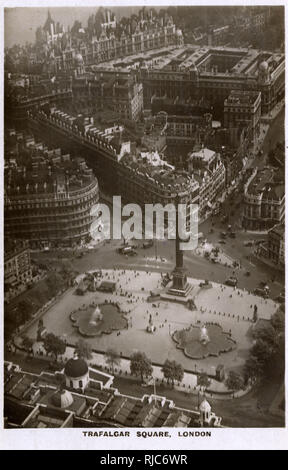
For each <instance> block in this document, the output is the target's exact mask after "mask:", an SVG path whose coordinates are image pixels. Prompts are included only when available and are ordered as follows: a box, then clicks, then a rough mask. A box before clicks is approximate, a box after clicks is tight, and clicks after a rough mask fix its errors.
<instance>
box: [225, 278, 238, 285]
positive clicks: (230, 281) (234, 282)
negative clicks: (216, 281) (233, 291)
mask: <svg viewBox="0 0 288 470" xmlns="http://www.w3.org/2000/svg"><path fill="white" fill-rule="evenodd" d="M237 283H238V279H237V278H236V277H229V279H226V281H225V284H226V286H231V287H236V286H237Z"/></svg>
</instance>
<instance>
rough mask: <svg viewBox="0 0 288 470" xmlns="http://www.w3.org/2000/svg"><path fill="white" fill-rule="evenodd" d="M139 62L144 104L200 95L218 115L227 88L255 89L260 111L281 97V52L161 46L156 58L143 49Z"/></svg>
mask: <svg viewBox="0 0 288 470" xmlns="http://www.w3.org/2000/svg"><path fill="white" fill-rule="evenodd" d="M160 54H161V52H160V51H159V56H160ZM143 59H144V57H143ZM135 60H136V58H135ZM137 60H138V61H139V58H138V59H137ZM145 60H146V63H145V62H144V61H142V66H141V69H140V74H141V79H142V82H143V88H144V106H145V107H150V106H151V99H152V97H155V96H157V97H163V96H166V97H167V98H170V99H174V100H175V99H176V98H177V97H178V99H179V100H187V99H189V98H191V99H196V100H200V99H201V98H202V99H204V100H207V101H210V103H211V105H212V106H213V107H214V112H213V114H216V117H217V118H218V117H219V116H221V114H223V103H224V100H225V99H227V98H228V96H229V94H230V93H231V91H232V90H243V91H249V90H256V91H258V92H261V110H262V113H267V112H269V111H270V110H271V109H272V108H273V107H274V106H275V104H276V103H277V102H278V101H280V99H282V98H283V96H284V82H285V80H284V75H285V62H284V54H281V53H273V52H268V51H267V52H266V51H265V52H260V51H258V50H255V49H248V50H244V49H240V48H239V49H237V48H228V47H208V46H206V47H200V46H192V45H186V46H184V47H180V48H178V49H175V48H174V49H171V50H170V51H167V50H163V52H162V54H161V56H160V57H157V60H156V59H155V60H152V57H151V55H150V57H149V53H148V54H147V55H146V57H145ZM146 64H147V65H146ZM148 64H149V65H148ZM218 115H219V116H218Z"/></svg>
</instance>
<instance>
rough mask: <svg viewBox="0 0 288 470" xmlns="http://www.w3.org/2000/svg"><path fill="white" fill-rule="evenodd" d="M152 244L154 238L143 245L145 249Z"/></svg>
mask: <svg viewBox="0 0 288 470" xmlns="http://www.w3.org/2000/svg"><path fill="white" fill-rule="evenodd" d="M151 246H153V240H147V242H144V243H143V245H142V247H143V248H144V249H146V248H150V247H151Z"/></svg>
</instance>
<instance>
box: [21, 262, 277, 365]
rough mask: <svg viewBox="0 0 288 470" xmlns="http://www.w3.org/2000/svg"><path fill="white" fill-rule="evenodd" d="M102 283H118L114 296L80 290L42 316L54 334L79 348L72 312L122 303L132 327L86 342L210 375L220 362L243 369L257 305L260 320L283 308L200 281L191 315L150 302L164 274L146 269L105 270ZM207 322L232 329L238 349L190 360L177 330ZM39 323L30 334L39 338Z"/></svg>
mask: <svg viewBox="0 0 288 470" xmlns="http://www.w3.org/2000/svg"><path fill="white" fill-rule="evenodd" d="M102 273H103V277H102V280H103V279H104V280H111V281H112V280H113V281H115V282H116V283H117V290H116V292H115V293H114V294H108V293H102V292H88V293H86V294H85V295H83V296H79V295H76V294H75V289H73V290H71V291H69V292H67V293H65V294H64V296H63V297H62V298H61V299H60V300H59V302H58V303H57V304H55V305H53V306H52V307H51V308H50V309H49V310H48V311H47V312H46V313H45V315H44V316H43V321H44V325H45V326H46V328H47V330H48V331H49V332H53V333H55V334H56V335H58V336H64V337H65V338H66V339H67V342H68V343H71V344H75V343H76V342H77V341H78V340H79V338H80V337H81V336H80V334H79V332H78V329H77V328H75V327H73V323H72V321H71V320H70V318H69V315H70V313H71V312H72V311H75V310H76V309H78V308H80V307H82V306H87V305H90V304H92V302H95V303H97V304H102V303H104V302H105V299H107V300H108V301H113V302H119V304H120V306H121V310H122V311H123V312H126V316H127V319H128V328H127V329H125V330H121V331H120V334H119V333H118V332H117V331H114V332H112V333H111V334H103V335H102V336H101V337H96V338H85V341H87V342H89V343H90V344H91V346H92V347H93V348H94V349H96V350H98V351H103V352H105V351H106V350H107V349H108V348H111V347H113V349H115V350H116V351H117V352H118V353H119V354H120V353H122V355H123V356H127V357H130V355H131V354H132V353H133V352H134V351H136V350H140V351H144V352H145V353H146V354H147V356H148V357H150V359H151V360H152V361H153V362H154V363H159V364H163V363H164V362H165V360H166V359H167V358H168V359H170V360H171V359H174V360H176V361H177V362H179V363H181V364H182V365H183V367H184V368H185V369H187V370H190V371H192V372H193V371H195V368H197V370H205V371H207V372H209V373H211V374H214V373H215V368H216V367H217V365H218V364H219V363H221V364H224V365H225V366H226V367H227V369H230V368H236V367H239V366H242V365H243V364H244V361H245V359H246V357H247V354H248V350H249V348H250V347H251V344H252V338H251V329H252V325H253V324H252V322H251V321H248V319H250V320H252V318H253V312H254V305H257V307H258V317H259V318H266V319H269V318H270V317H271V315H272V314H273V313H274V312H275V311H276V310H277V309H278V304H277V303H276V302H274V301H272V300H271V299H267V300H265V299H262V298H261V297H257V296H255V295H253V294H250V293H248V292H245V291H243V290H239V289H237V288H236V289H234V288H232V287H228V286H223V285H221V284H216V283H212V288H210V289H209V288H208V289H205V288H200V286H199V282H200V281H199V280H194V279H191V278H190V279H189V282H190V283H191V284H192V286H193V289H192V296H193V297H194V300H195V304H196V307H197V310H195V311H191V310H189V309H188V308H187V307H186V306H185V305H182V304H180V303H174V302H166V301H155V302H154V303H148V302H147V297H148V296H149V294H150V291H151V290H155V289H156V288H160V287H161V275H160V274H159V273H146V272H144V271H128V270H126V271H123V270H118V271H112V270H103V271H102ZM150 314H151V315H152V319H153V324H154V325H155V326H156V331H155V332H154V333H148V332H147V331H146V327H147V326H148V323H149V316H150ZM205 322H216V323H219V324H220V325H221V326H222V328H223V330H224V331H226V332H230V331H231V335H232V337H233V338H234V339H235V340H236V342H237V347H236V349H235V350H233V351H231V352H227V353H224V354H221V355H220V356H219V357H208V358H206V359H201V360H194V359H190V358H188V357H186V356H185V355H184V353H183V351H182V350H180V349H177V347H176V343H175V341H173V339H172V337H171V335H172V333H173V332H174V331H175V330H180V329H183V328H185V327H189V326H190V325H191V324H197V325H200V324H203V323H205ZM37 323H38V322H37V321H36V322H35V323H34V325H32V326H31V327H30V328H29V330H28V331H27V334H28V335H29V336H30V337H32V338H36V333H37Z"/></svg>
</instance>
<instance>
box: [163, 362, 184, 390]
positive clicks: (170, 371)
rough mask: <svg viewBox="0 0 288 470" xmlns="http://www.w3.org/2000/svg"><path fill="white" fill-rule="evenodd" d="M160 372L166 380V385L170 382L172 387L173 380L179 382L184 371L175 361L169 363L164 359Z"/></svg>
mask: <svg viewBox="0 0 288 470" xmlns="http://www.w3.org/2000/svg"><path fill="white" fill-rule="evenodd" d="M162 372H163V375H164V377H165V379H166V380H167V383H169V382H171V385H172V387H173V386H174V380H176V381H178V382H181V381H182V380H183V376H184V370H183V367H182V366H181V364H178V363H177V362H176V361H169V359H166V361H165V363H164V365H163V367H162Z"/></svg>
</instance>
